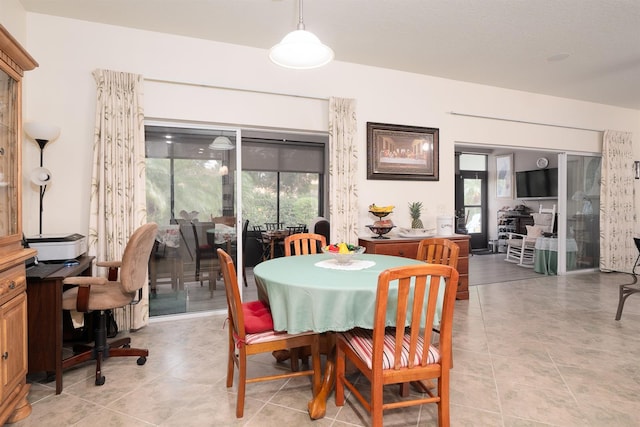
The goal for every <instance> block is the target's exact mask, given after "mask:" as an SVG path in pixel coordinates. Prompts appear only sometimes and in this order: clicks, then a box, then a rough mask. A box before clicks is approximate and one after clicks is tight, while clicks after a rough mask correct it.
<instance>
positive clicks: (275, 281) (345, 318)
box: [253, 254, 444, 419]
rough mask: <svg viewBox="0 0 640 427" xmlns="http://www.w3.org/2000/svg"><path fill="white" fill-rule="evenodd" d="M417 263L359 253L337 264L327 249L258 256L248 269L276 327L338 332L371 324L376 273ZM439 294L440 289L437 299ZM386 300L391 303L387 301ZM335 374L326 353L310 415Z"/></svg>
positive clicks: (317, 414) (320, 409) (318, 414)
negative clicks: (257, 261)
mask: <svg viewBox="0 0 640 427" xmlns="http://www.w3.org/2000/svg"><path fill="white" fill-rule="evenodd" d="M421 263H423V261H418V260H415V259H411V258H403V257H396V256H389V255H372V254H360V255H357V256H355V259H354V260H353V261H352V262H351V263H350V264H346V265H342V264H339V263H337V261H336V260H335V259H334V258H333V257H332V256H331V255H330V254H314V255H300V256H289V257H282V258H275V259H271V260H268V261H265V262H261V263H260V264H258V265H256V266H255V267H254V270H253V274H254V276H255V280H256V285H257V287H258V297H259V298H260V299H261V300H263V301H265V302H267V303H268V304H269V306H270V308H271V315H272V317H273V326H274V329H275V330H277V331H287V332H289V333H299V332H306V331H314V332H318V333H323V332H340V331H348V330H350V329H353V328H356V327H361V328H368V329H372V328H373V318H374V313H375V303H376V291H377V285H378V276H379V274H380V273H381V272H382V271H384V270H386V269H388V268H392V267H399V266H405V265H416V264H421ZM390 289H393V284H392V286H391V288H390ZM442 289H444V287H442ZM442 298H443V296H442V295H440V297H439V299H440V300H442ZM389 306H390V307H394V304H392V303H391V301H390V303H389ZM438 306H441V304H438ZM394 316H395V312H390V313H387V323H388V325H389V326H393V324H394V323H393V321H394ZM436 319H439V313H438V314H437V315H436ZM437 323H439V321H438V322H437ZM334 375H335V374H334V372H333V359H332V358H331V357H329V358H327V365H326V367H325V374H324V380H323V383H322V390H321V391H320V392H319V393H318V394H317V395H316V398H315V399H314V400H312V401H311V402H309V415H310V416H311V418H312V419H317V418H322V417H323V416H324V414H325V411H326V399H327V397H328V395H329V393H330V391H331V388H332V387H333V384H334V381H335V376H334Z"/></svg>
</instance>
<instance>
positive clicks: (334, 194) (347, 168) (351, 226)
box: [329, 97, 358, 245]
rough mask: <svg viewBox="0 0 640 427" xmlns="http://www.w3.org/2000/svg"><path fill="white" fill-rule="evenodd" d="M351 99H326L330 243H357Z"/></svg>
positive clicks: (354, 131)
mask: <svg viewBox="0 0 640 427" xmlns="http://www.w3.org/2000/svg"><path fill="white" fill-rule="evenodd" d="M355 104H356V102H355V100H353V99H345V98H334V97H331V98H330V99H329V221H330V223H331V238H332V239H333V241H334V242H347V243H352V244H354V245H355V244H357V243H358V187H357V177H358V175H357V174H358V147H357V138H356V136H357V126H356V124H357V122H356V110H355Z"/></svg>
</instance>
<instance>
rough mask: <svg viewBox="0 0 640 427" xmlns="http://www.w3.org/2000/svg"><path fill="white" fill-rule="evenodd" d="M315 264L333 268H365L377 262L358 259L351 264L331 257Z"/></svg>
mask: <svg viewBox="0 0 640 427" xmlns="http://www.w3.org/2000/svg"><path fill="white" fill-rule="evenodd" d="M314 265H315V266H316V267H320V268H331V269H333V270H364V269H365V268H369V267H373V266H374V265H376V263H375V262H373V261H367V260H362V259H356V260H353V261H351V262H350V263H349V264H340V263H339V262H338V261H337V260H335V259H333V258H331V259H325V260H322V261H318V262H316V263H315V264H314Z"/></svg>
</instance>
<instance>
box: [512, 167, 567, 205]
mask: <svg viewBox="0 0 640 427" xmlns="http://www.w3.org/2000/svg"><path fill="white" fill-rule="evenodd" d="M516 198H518V199H557V198H558V169H557V168H551V169H536V170H531V171H521V172H516Z"/></svg>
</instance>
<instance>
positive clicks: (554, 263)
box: [533, 237, 578, 276]
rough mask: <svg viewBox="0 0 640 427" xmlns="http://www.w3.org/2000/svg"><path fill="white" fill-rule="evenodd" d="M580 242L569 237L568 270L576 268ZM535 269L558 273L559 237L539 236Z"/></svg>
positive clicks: (538, 271)
mask: <svg viewBox="0 0 640 427" xmlns="http://www.w3.org/2000/svg"><path fill="white" fill-rule="evenodd" d="M577 253H578V244H577V243H576V241H575V239H567V271H570V270H575V268H576V255H577ZM533 270H534V271H535V272H536V273H542V274H546V275H549V276H554V275H556V274H558V239H556V238H552V237H538V238H537V239H536V247H535V254H534V266H533Z"/></svg>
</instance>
